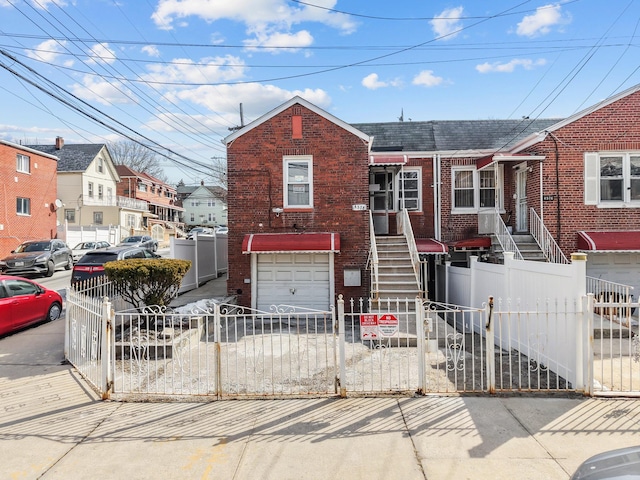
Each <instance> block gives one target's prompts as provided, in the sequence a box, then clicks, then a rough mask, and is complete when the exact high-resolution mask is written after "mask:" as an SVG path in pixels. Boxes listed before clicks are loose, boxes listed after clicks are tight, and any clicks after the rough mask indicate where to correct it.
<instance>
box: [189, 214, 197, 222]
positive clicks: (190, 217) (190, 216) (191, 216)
mask: <svg viewBox="0 0 640 480" xmlns="http://www.w3.org/2000/svg"><path fill="white" fill-rule="evenodd" d="M189 221H190V222H195V221H196V214H195V213H191V214H189Z"/></svg>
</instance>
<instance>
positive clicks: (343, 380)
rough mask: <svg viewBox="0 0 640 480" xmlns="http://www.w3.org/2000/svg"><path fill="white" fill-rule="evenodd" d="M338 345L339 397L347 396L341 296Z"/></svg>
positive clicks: (342, 302) (340, 301)
mask: <svg viewBox="0 0 640 480" xmlns="http://www.w3.org/2000/svg"><path fill="white" fill-rule="evenodd" d="M338 345H339V349H338V352H339V361H340V396H341V397H342V398H346V396H347V387H346V385H347V367H346V358H347V354H346V351H345V326H344V298H343V297H342V294H340V295H338Z"/></svg>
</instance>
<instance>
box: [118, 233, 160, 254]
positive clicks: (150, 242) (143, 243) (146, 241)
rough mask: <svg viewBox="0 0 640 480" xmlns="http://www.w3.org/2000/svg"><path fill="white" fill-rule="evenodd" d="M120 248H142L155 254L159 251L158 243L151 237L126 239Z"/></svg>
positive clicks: (140, 236)
mask: <svg viewBox="0 0 640 480" xmlns="http://www.w3.org/2000/svg"><path fill="white" fill-rule="evenodd" d="M118 246H119V247H142V248H146V249H147V250H151V251H152V252H155V251H156V250H158V242H157V241H156V240H154V239H153V238H151V237H150V236H149V235H133V236H131V237H126V238H124V239H123V240H122V241H121V242H120V243H119V244H118Z"/></svg>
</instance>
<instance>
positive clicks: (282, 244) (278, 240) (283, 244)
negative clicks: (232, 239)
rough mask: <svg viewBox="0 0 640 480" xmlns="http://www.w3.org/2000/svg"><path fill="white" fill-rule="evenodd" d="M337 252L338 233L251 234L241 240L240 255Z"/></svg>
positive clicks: (338, 246)
mask: <svg viewBox="0 0 640 480" xmlns="http://www.w3.org/2000/svg"><path fill="white" fill-rule="evenodd" d="M339 251H340V234H339V233H252V234H249V235H245V236H244V240H242V253H280V252H339Z"/></svg>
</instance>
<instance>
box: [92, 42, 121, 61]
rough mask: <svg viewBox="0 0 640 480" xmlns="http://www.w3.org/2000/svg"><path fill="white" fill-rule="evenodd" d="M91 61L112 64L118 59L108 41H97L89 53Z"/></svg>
mask: <svg viewBox="0 0 640 480" xmlns="http://www.w3.org/2000/svg"><path fill="white" fill-rule="evenodd" d="M88 55H89V57H90V58H89V62H94V63H108V64H111V63H113V62H115V61H116V60H117V58H116V54H115V52H114V51H113V50H111V49H110V48H109V44H108V43H96V44H95V45H94V46H93V47H91V50H90V51H89V53H88Z"/></svg>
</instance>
